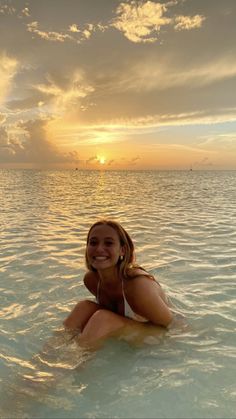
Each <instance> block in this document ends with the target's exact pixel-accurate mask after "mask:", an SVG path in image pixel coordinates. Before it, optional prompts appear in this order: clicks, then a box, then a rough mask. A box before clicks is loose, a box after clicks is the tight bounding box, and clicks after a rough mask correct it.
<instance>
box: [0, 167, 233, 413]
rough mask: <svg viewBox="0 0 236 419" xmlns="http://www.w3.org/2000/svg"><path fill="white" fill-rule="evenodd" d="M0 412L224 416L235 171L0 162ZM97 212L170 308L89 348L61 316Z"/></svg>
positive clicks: (78, 291) (80, 291)
mask: <svg viewBox="0 0 236 419" xmlns="http://www.w3.org/2000/svg"><path fill="white" fill-rule="evenodd" d="M0 200H1V211H0V290H1V304H0V371H1V374H0V377H1V378H0V417H1V418H7V417H8V418H10V417H12V418H17V417H19V418H235V417H236V385H235V358H236V345H235V344H236V333H235V328H236V171H194V170H193V171H105V170H100V171H80V170H66V171H63V170H0ZM100 218H111V219H114V220H116V221H119V222H120V223H121V224H122V225H123V226H124V227H125V228H126V230H127V231H128V232H129V233H130V235H131V237H132V238H133V240H134V243H135V247H136V258H137V262H138V263H139V264H140V265H142V266H143V267H144V268H145V269H147V270H148V271H149V272H150V273H151V274H153V275H154V276H155V277H156V278H157V280H158V281H159V282H160V283H161V284H162V286H163V288H164V289H165V291H166V293H167V294H168V296H169V297H170V299H171V301H172V304H173V305H174V307H175V308H176V310H177V311H178V312H180V313H181V314H182V316H184V326H181V327H173V328H170V329H169V330H166V331H165V332H163V333H161V334H160V336H153V337H152V336H150V337H149V338H148V339H146V340H144V341H143V342H142V343H140V344H135V343H134V342H132V340H130V341H129V340H126V339H118V338H117V339H115V338H110V339H107V341H105V342H104V344H103V345H102V346H100V347H98V348H97V349H96V350H93V351H88V350H85V349H82V348H80V347H79V346H78V344H77V343H76V342H75V341H74V340H72V341H69V340H68V339H67V337H66V336H65V335H64V332H63V330H62V322H63V320H64V318H65V317H66V316H67V315H68V313H69V311H70V310H71V309H72V308H73V306H74V305H75V304H76V303H77V302H78V301H79V300H81V299H83V298H87V297H88V296H89V294H88V291H87V290H86V289H85V288H84V285H83V281H82V279H83V275H84V273H85V263H84V251H85V239H86V235H87V231H88V229H89V227H90V225H91V224H92V223H93V222H95V221H96V220H97V219H100Z"/></svg>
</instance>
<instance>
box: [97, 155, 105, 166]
mask: <svg viewBox="0 0 236 419" xmlns="http://www.w3.org/2000/svg"><path fill="white" fill-rule="evenodd" d="M98 161H99V163H100V164H105V162H106V158H105V157H104V156H102V157H99V158H98Z"/></svg>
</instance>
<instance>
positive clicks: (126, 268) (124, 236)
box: [85, 220, 154, 279]
mask: <svg viewBox="0 0 236 419" xmlns="http://www.w3.org/2000/svg"><path fill="white" fill-rule="evenodd" d="M98 225H106V226H109V227H111V228H113V229H114V230H115V231H116V232H117V234H118V237H119V240H120V245H121V246H122V247H124V257H123V259H121V258H119V260H118V263H117V268H118V273H119V276H120V277H123V278H125V279H130V278H132V275H129V272H130V271H131V270H132V268H133V269H134V268H139V269H142V270H143V271H144V272H145V275H146V276H149V277H150V278H152V279H154V277H153V276H152V275H149V274H148V273H147V272H146V271H145V269H143V268H142V267H141V266H139V265H137V264H136V263H135V253H134V244H133V241H132V239H131V237H130V236H129V234H128V233H127V231H126V230H125V229H124V228H123V227H122V226H121V225H120V224H119V223H118V222H117V221H113V220H99V221H97V222H96V223H94V224H93V225H92V226H91V227H90V229H89V231H88V235H87V243H86V253H85V261H86V266H87V268H88V270H89V271H93V272H96V269H95V268H93V267H92V266H91V264H90V263H89V261H88V256H87V246H88V242H89V236H90V233H91V231H92V229H93V228H94V227H96V226H98ZM140 275H141V274H140Z"/></svg>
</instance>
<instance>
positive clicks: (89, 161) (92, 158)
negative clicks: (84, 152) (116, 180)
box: [85, 156, 98, 164]
mask: <svg viewBox="0 0 236 419" xmlns="http://www.w3.org/2000/svg"><path fill="white" fill-rule="evenodd" d="M97 159H98V158H97V156H92V157H89V159H87V160H85V164H89V163H93V162H94V161H97Z"/></svg>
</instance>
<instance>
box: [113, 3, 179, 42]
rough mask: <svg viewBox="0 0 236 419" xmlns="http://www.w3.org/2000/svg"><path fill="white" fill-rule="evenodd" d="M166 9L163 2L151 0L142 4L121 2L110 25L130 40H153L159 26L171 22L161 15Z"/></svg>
mask: <svg viewBox="0 0 236 419" xmlns="http://www.w3.org/2000/svg"><path fill="white" fill-rule="evenodd" d="M166 11H167V7H166V6H165V5H164V4H160V3H154V2H152V1H147V2H146V3H143V4H141V3H138V2H137V1H131V2H130V3H129V4H128V3H121V4H120V5H119V6H118V8H117V10H116V14H117V18H116V19H114V21H113V23H112V24H111V26H113V27H114V28H116V29H118V30H119V31H121V32H123V34H124V36H125V37H126V38H127V39H129V40H130V41H132V42H135V43H138V42H154V41H156V39H157V34H156V33H157V32H158V31H159V30H160V28H161V27H162V26H163V25H167V24H169V23H170V22H171V19H170V18H167V17H164V16H163V15H164V13H165V12H166ZM151 35H152V36H151ZM153 35H155V36H154V37H153Z"/></svg>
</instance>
